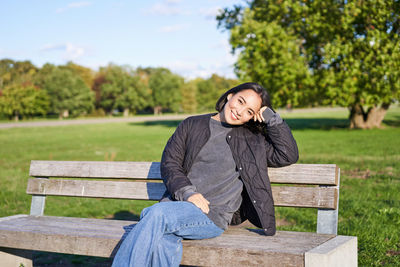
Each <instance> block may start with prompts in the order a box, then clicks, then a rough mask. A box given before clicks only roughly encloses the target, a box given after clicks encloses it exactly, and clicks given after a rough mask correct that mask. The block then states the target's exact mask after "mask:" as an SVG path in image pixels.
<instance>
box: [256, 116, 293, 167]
mask: <svg viewBox="0 0 400 267" xmlns="http://www.w3.org/2000/svg"><path fill="white" fill-rule="evenodd" d="M263 117H264V119H265V123H266V128H267V136H266V138H265V146H266V152H267V163H268V166H269V167H283V166H287V165H290V164H293V163H296V162H297V160H298V159H299V151H298V148H297V144H296V140H295V139H294V137H293V135H292V132H291V131H290V128H289V126H288V125H287V123H286V122H285V121H283V120H282V119H281V118H280V116H279V114H278V113H274V112H273V111H272V110H270V109H267V110H265V111H264V112H263Z"/></svg>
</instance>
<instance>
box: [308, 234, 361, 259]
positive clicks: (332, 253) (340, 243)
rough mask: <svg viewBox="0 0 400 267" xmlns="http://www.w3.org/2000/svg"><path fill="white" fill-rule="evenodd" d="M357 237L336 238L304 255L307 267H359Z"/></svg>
mask: <svg viewBox="0 0 400 267" xmlns="http://www.w3.org/2000/svg"><path fill="white" fill-rule="evenodd" d="M357 252H358V251H357V237H355V236H340V235H339V236H336V237H334V238H332V239H330V240H328V241H327V242H325V243H323V244H321V245H319V246H318V247H316V248H313V249H311V250H310V251H307V252H306V253H305V255H304V266H305V267H320V266H324V267H336V266H340V267H357V260H358V258H357Z"/></svg>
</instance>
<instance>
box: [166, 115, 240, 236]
mask: <svg viewBox="0 0 400 267" xmlns="http://www.w3.org/2000/svg"><path fill="white" fill-rule="evenodd" d="M209 127H210V138H209V139H208V141H207V143H206V144H205V145H204V146H203V147H202V148H201V150H200V152H199V154H198V155H197V157H196V159H195V160H194V162H193V165H192V167H191V169H190V171H189V173H188V175H187V176H188V178H189V179H190V182H191V183H192V185H191V186H185V187H183V188H181V189H180V190H178V192H176V193H175V199H176V200H182V201H186V200H187V199H188V198H189V197H190V196H191V195H193V194H195V193H200V194H202V195H203V196H204V197H205V198H206V199H207V200H208V201H209V202H210V205H209V207H210V212H209V213H208V214H207V216H208V217H209V218H210V220H212V221H213V222H214V223H215V224H216V225H217V226H218V227H220V228H222V229H226V228H227V227H228V224H229V222H230V221H231V220H232V216H233V213H234V212H235V211H237V210H238V209H239V207H240V204H241V202H242V197H241V193H242V189H243V183H242V181H241V180H240V179H239V172H238V171H237V170H236V163H235V161H234V160H233V156H232V152H231V149H230V147H229V145H228V142H227V140H226V136H227V134H228V132H229V131H230V130H231V128H232V126H229V125H227V124H224V123H221V122H220V121H216V120H214V119H210V124H209ZM162 201H166V199H163V200H162Z"/></svg>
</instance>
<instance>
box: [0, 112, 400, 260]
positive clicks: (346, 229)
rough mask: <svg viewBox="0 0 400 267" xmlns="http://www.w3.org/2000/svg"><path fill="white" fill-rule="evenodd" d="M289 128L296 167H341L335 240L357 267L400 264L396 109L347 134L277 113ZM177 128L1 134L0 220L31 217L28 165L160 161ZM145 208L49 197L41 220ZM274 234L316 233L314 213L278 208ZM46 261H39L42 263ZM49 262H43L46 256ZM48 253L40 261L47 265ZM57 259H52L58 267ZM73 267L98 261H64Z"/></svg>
mask: <svg viewBox="0 0 400 267" xmlns="http://www.w3.org/2000/svg"><path fill="white" fill-rule="evenodd" d="M282 115H283V117H284V118H285V119H286V121H287V122H288V123H289V125H290V126H291V127H292V129H293V134H294V136H295V138H296V140H297V143H298V146H299V150H300V160H299V163H335V164H338V165H339V167H340V168H341V187H340V201H339V229H338V232H339V234H342V235H354V236H357V237H358V248H359V265H360V266H380V265H386V266H396V265H400V230H399V229H400V194H399V192H400V164H399V161H400V138H399V137H400V108H399V107H394V108H391V109H390V110H389V112H388V114H387V116H386V117H385V123H384V125H385V126H386V127H385V128H384V129H373V130H366V131H362V130H349V129H347V128H346V127H347V126H348V121H347V115H348V114H347V112H346V111H345V110H339V111H335V112H332V111H323V110H322V111H319V112H309V113H304V112H298V113H296V112H292V113H282ZM177 124H178V121H159V122H151V123H135V124H133V123H110V124H95V125H93V124H92V125H79V126H57V127H31V128H13V129H3V130H0V185H1V190H0V217H2V216H8V215H14V214H17V213H29V206H30V197H29V196H28V195H26V193H25V190H26V181H27V179H28V173H29V164H30V160H32V159H35V160H49V159H50V160H114V161H159V160H160V157H161V153H162V150H163V147H164V145H165V143H166V141H167V140H168V138H169V136H170V135H171V134H172V133H173V131H174V129H175V127H176V125H177ZM151 204H152V202H146V201H127V200H104V199H103V200H100V199H79V198H60V197H48V200H47V201H46V210H45V214H46V215H57V216H77V217H94V218H116V219H137V216H138V215H139V214H140V211H141V209H143V208H144V207H146V206H149V205H151ZM277 215H278V217H279V218H280V219H281V221H284V222H285V223H284V224H283V225H281V226H279V229H284V230H294V231H315V229H316V211H315V210H311V209H296V208H278V209H277ZM43 255H45V256H43ZM46 255H47V256H46ZM48 255H49V254H43V253H42V254H39V260H38V261H37V263H38V265H39V266H41V265H43V266H44V265H46V264H47V263H46V262H47V261H50V262H51V261H54V257H53V258H51V257H50V259H48ZM60 255H61V254H58V256H56V261H59V257H61V256H60ZM63 257H64V258H66V259H67V260H69V262H70V263H71V264H82V262H85V265H86V264H87V265H91V264H92V265H93V266H95V265H97V264H99V265H101V264H100V263H99V262H98V259H92V260H91V258H84V257H83V258H79V257H76V256H73V257H72V256H68V257H65V256H63Z"/></svg>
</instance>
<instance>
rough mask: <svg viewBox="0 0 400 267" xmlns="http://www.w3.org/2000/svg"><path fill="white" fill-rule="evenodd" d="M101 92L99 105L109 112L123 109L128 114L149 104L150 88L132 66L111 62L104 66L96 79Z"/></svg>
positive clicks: (96, 84)
mask: <svg viewBox="0 0 400 267" xmlns="http://www.w3.org/2000/svg"><path fill="white" fill-rule="evenodd" d="M95 86H96V87H98V92H99V96H100V98H99V106H100V107H101V108H102V109H104V110H105V111H106V112H107V113H108V114H111V112H112V111H113V110H119V111H123V112H124V115H125V116H127V115H128V114H129V113H130V112H131V113H136V112H137V111H139V110H142V109H144V108H145V107H147V106H148V105H149V99H150V92H149V88H148V87H147V86H146V85H145V84H144V83H143V82H142V81H141V80H140V77H139V76H138V75H137V74H136V73H135V72H134V71H133V70H132V69H131V68H130V67H127V66H125V67H123V66H117V65H113V64H110V65H108V66H107V67H105V68H102V69H101V70H100V72H99V74H98V75H97V78H96V79H95Z"/></svg>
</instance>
